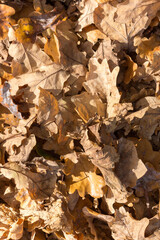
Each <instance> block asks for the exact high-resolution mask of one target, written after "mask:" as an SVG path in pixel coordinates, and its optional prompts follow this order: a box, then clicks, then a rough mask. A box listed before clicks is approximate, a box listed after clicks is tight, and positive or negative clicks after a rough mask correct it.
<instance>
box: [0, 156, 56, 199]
mask: <svg viewBox="0 0 160 240" xmlns="http://www.w3.org/2000/svg"><path fill="white" fill-rule="evenodd" d="M32 161H33V162H35V164H32V165H31V167H30V168H29V167H26V166H25V165H24V164H21V163H16V162H15V163H14V162H8V163H6V164H5V165H3V167H1V173H2V174H3V175H4V176H5V177H6V178H8V179H14V181H15V185H16V188H17V189H18V190H20V189H22V188H27V190H28V191H29V192H30V193H32V195H33V196H34V197H35V198H36V199H37V200H38V199H44V198H47V197H49V196H50V195H51V194H52V193H53V190H54V187H55V184H56V180H57V176H56V173H57V171H58V169H59V166H58V165H57V164H56V163H55V162H53V163H52V164H51V163H50V162H49V161H47V160H45V159H44V158H43V157H40V158H38V157H37V158H34V159H33V160H32ZM38 163H39V164H41V171H40V170H39V167H38ZM36 166H37V167H36ZM34 168H35V169H34Z"/></svg>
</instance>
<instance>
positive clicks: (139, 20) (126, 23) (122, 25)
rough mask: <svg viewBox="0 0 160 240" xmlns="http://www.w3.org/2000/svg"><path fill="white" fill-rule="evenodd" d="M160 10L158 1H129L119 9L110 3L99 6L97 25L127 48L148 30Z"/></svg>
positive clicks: (95, 15)
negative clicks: (137, 36)
mask: <svg viewBox="0 0 160 240" xmlns="http://www.w3.org/2000/svg"><path fill="white" fill-rule="evenodd" d="M159 8H160V2H159V1H158V0H153V1H150V0H147V1H146V0H135V1H133V0H129V2H128V4H126V5H124V3H123V2H122V3H120V4H118V5H117V7H114V6H112V5H111V4H109V3H106V4H103V5H99V6H98V8H96V9H95V12H94V23H95V25H96V26H97V27H98V28H99V29H100V30H101V31H102V32H103V33H105V34H106V35H107V36H109V37H110V38H111V39H112V40H117V41H119V42H120V43H121V44H124V45H125V46H126V47H132V46H133V38H134V37H135V36H136V35H137V34H139V35H140V34H141V33H142V32H143V31H144V29H146V28H147V27H148V26H149V24H150V21H151V20H152V18H153V17H154V16H155V15H156V12H157V10H158V9H159Z"/></svg>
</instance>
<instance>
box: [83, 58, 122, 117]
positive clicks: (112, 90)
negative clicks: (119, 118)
mask: <svg viewBox="0 0 160 240" xmlns="http://www.w3.org/2000/svg"><path fill="white" fill-rule="evenodd" d="M118 72H119V67H118V66H117V67H115V68H114V69H113V71H112V72H111V71H110V69H109V65H108V62H107V60H106V59H104V60H103V61H102V63H101V64H100V63H99V62H98V61H97V59H96V58H92V59H90V62H89V72H88V74H87V76H86V82H84V83H83V86H84V87H85V89H86V90H87V92H89V93H90V94H92V95H98V96H99V97H100V98H101V99H102V100H103V101H105V102H107V114H108V117H114V105H115V104H117V103H119V101H120V93H119V91H118V88H117V75H118Z"/></svg>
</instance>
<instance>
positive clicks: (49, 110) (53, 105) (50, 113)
mask: <svg viewBox="0 0 160 240" xmlns="http://www.w3.org/2000/svg"><path fill="white" fill-rule="evenodd" d="M39 89H40V95H39V104H38V105H39V109H38V115H37V122H38V123H39V124H40V123H43V124H46V125H47V124H49V122H50V121H54V119H55V116H56V115H57V114H58V112H59V106H58V101H57V99H56V98H55V97H54V96H53V94H51V93H50V92H48V91H47V90H45V89H43V88H39ZM46 127H47V126H46Z"/></svg>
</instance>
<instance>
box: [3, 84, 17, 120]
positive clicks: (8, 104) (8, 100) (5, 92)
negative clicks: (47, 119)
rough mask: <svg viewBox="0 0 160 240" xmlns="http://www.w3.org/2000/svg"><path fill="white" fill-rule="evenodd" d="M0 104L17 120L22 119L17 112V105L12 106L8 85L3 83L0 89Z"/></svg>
mask: <svg viewBox="0 0 160 240" xmlns="http://www.w3.org/2000/svg"><path fill="white" fill-rule="evenodd" d="M0 103H1V104H2V105H3V106H4V107H6V108H8V110H9V111H10V112H11V113H12V114H13V115H14V116H15V117H17V118H18V119H22V115H21V113H20V112H18V108H17V105H16V104H14V102H13V100H12V98H11V94H10V84H9V83H7V82H5V83H4V84H3V85H2V86H1V89H0Z"/></svg>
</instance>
